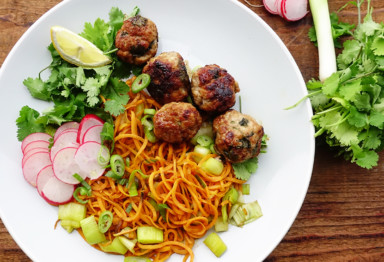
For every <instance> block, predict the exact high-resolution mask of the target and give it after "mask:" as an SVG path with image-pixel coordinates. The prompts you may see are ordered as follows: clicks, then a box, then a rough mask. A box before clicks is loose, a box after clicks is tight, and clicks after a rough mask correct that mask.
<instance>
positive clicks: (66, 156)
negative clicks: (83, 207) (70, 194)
mask: <svg viewBox="0 0 384 262" xmlns="http://www.w3.org/2000/svg"><path fill="white" fill-rule="evenodd" d="M76 151H77V148H76V147H65V148H63V149H61V150H60V151H59V152H57V154H56V156H55V157H54V158H53V161H52V166H53V173H54V174H55V177H56V178H57V179H59V180H61V181H62V182H64V183H67V184H72V185H76V184H78V183H79V181H78V180H77V179H76V178H74V177H73V175H74V174H75V173H77V174H79V176H81V177H82V178H83V179H85V178H86V177H87V174H86V173H85V172H83V171H82V170H81V168H80V166H79V165H78V164H77V162H76V161H75V158H74V156H75V153H76Z"/></svg>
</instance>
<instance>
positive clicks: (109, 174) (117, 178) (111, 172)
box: [105, 170, 121, 180]
mask: <svg viewBox="0 0 384 262" xmlns="http://www.w3.org/2000/svg"><path fill="white" fill-rule="evenodd" d="M105 176H106V177H110V178H113V179H115V180H120V179H121V176H118V175H117V174H116V173H115V172H113V171H112V170H109V171H108V172H107V173H106V174H105Z"/></svg>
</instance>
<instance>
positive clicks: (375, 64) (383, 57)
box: [307, 1, 384, 169]
mask: <svg viewBox="0 0 384 262" xmlns="http://www.w3.org/2000/svg"><path fill="white" fill-rule="evenodd" d="M368 4H369V1H368ZM371 14H372V10H371V9H370V11H369V12H368V14H367V16H366V17H365V19H364V22H363V23H362V24H360V25H359V26H358V27H357V29H356V30H355V31H354V32H353V39H350V40H347V41H345V42H344V44H343V48H344V49H343V51H342V52H341V53H340V54H339V55H338V57H337V62H338V67H339V70H338V71H337V72H336V73H334V74H332V75H331V76H330V77H329V78H327V79H326V80H325V81H324V82H323V83H321V82H318V81H314V80H311V81H309V82H308V83H307V88H308V91H309V92H310V93H313V94H316V95H315V96H313V97H311V102H312V106H313V108H314V113H315V114H314V116H313V118H312V122H313V124H314V126H315V128H316V130H317V132H316V136H320V135H323V136H324V138H325V141H326V142H327V143H328V145H329V146H330V147H332V148H336V149H337V150H338V151H339V154H340V155H344V157H345V158H346V159H347V160H349V161H351V162H352V163H356V164H357V165H358V166H360V167H363V168H368V169H369V168H372V167H373V166H376V165H377V162H378V159H379V158H378V154H377V152H376V151H378V150H381V149H382V148H384V137H383V132H384V80H383V79H384V75H383V71H382V70H383V69H384V25H382V24H377V23H375V22H374V21H373V20H372V16H371ZM333 19H335V18H333ZM335 21H336V19H335ZM337 21H338V20H337ZM333 24H334V23H333ZM333 26H334V25H333ZM347 28H348V29H349V30H350V29H352V27H349V26H347V25H345V29H346V30H347ZM341 30H342V29H341Z"/></svg>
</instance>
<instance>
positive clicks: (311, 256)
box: [0, 0, 384, 261]
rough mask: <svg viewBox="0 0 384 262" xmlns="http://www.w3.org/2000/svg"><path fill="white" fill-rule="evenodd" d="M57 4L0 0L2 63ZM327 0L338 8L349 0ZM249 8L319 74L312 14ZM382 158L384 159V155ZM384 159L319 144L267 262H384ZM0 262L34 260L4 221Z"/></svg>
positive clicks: (348, 13)
mask: <svg viewBox="0 0 384 262" xmlns="http://www.w3.org/2000/svg"><path fill="white" fill-rule="evenodd" d="M58 2H60V1H59V0H28V1H27V0H1V1H0V64H2V63H3V61H4V59H5V57H6V56H7V54H8V53H9V51H10V50H11V48H12V47H13V45H14V44H15V43H16V41H17V40H18V39H19V38H20V37H21V35H22V34H23V33H24V32H25V31H26V30H27V29H28V27H30V26H31V25H32V24H33V23H34V22H35V21H36V20H37V19H38V18H39V17H40V16H41V15H42V14H43V13H45V12H46V11H48V10H49V9H50V8H52V7H53V6H54V5H56V4H57V3H58ZM329 2H330V3H329V4H330V9H331V10H332V11H334V10H337V9H338V8H339V7H341V6H342V5H343V4H344V3H346V2H347V0H330V1H329ZM244 3H245V2H244ZM249 3H251V4H254V5H260V4H261V3H262V1H261V0H249ZM246 5H247V6H249V5H248V4H247V3H246ZM373 6H374V8H375V11H374V14H373V16H374V20H375V21H384V1H382V0H376V1H374V0H373ZM249 7H250V6H249ZM250 8H251V9H252V10H253V11H254V12H256V13H257V14H259V15H260V16H261V17H262V18H263V19H264V20H265V21H266V22H267V23H268V24H269V25H270V26H271V27H272V28H273V29H274V30H275V31H276V32H277V34H278V35H279V36H280V37H281V39H282V40H283V41H284V43H285V44H286V45H287V47H288V49H289V50H290V51H291V53H292V55H293V57H294V58H295V60H296V62H297V64H298V66H299V68H300V69H301V72H302V74H303V76H304V79H305V80H306V81H307V80H309V79H311V78H313V77H316V76H317V75H318V60H317V49H316V48H315V47H314V46H313V44H312V43H310V42H309V40H308V37H307V32H308V29H309V28H310V27H311V25H312V17H311V16H310V14H309V15H308V16H307V17H306V18H305V19H302V20H301V21H298V22H294V23H289V22H286V21H284V20H283V19H281V18H280V17H278V16H272V15H270V14H269V13H267V12H266V11H265V10H264V8H262V7H250ZM356 14H357V13H356V8H355V7H353V6H351V7H348V8H347V9H345V10H344V11H343V12H342V13H341V18H342V20H343V21H348V22H356V21H357V16H356ZM381 158H383V159H384V153H382V154H381ZM383 161H384V160H382V161H381V163H380V165H379V166H378V167H376V168H374V169H372V170H364V169H361V168H358V167H357V166H355V165H353V164H349V163H347V162H345V161H343V160H342V159H341V158H334V157H333V154H332V152H331V151H330V150H329V149H328V148H326V147H321V146H318V147H317V148H316V157H315V164H314V169H313V176H312V180H311V183H310V186H309V189H308V194H307V196H306V198H305V201H304V204H303V206H302V208H301V210H300V213H299V214H298V216H297V218H296V220H295V222H294V223H293V225H292V227H291V229H290V230H289V232H288V233H287V234H286V236H285V238H284V239H283V240H282V241H281V243H280V244H279V245H278V246H277V247H276V249H275V250H274V251H273V252H272V254H270V256H269V257H268V258H267V261H347V260H348V261H351V260H352V261H361V260H363V261H384V190H383V189H384V174H383V171H384V170H383V169H384V167H383ZM0 261H30V259H29V258H28V257H27V256H26V255H25V254H24V253H23V251H22V250H21V249H20V248H19V247H18V246H17V244H16V243H15V242H14V240H13V239H12V237H11V236H10V235H9V233H8V232H7V230H6V228H5V227H4V225H3V224H2V222H1V220H0Z"/></svg>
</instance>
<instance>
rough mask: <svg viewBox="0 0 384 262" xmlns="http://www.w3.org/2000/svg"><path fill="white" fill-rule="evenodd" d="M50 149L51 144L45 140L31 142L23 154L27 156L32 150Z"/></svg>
mask: <svg viewBox="0 0 384 262" xmlns="http://www.w3.org/2000/svg"><path fill="white" fill-rule="evenodd" d="M48 147H49V142H47V141H44V140H36V141H33V142H30V143H29V144H28V145H27V146H26V147H25V148H24V152H23V154H24V155H25V154H27V153H28V152H29V151H30V150H32V149H34V148H47V149H48Z"/></svg>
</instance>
